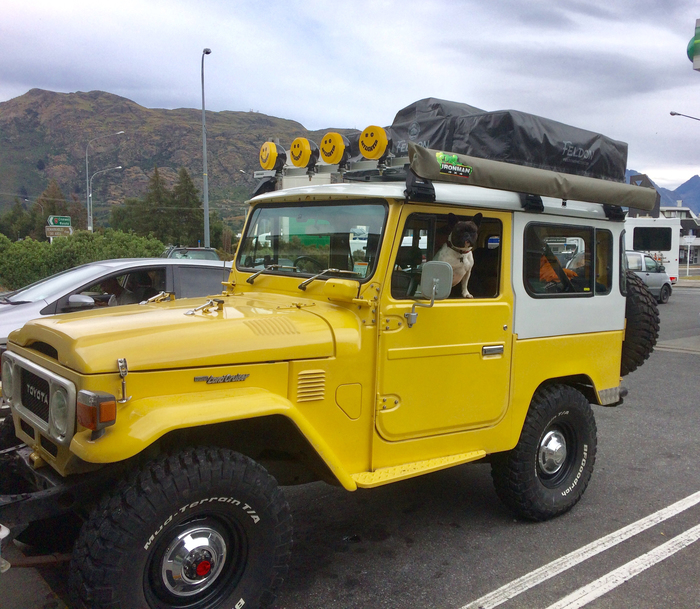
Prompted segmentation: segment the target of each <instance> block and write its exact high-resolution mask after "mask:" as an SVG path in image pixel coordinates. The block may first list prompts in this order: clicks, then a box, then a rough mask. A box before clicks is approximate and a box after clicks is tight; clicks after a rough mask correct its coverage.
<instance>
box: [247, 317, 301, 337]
mask: <svg viewBox="0 0 700 609" xmlns="http://www.w3.org/2000/svg"><path fill="white" fill-rule="evenodd" d="M243 323H244V324H245V325H246V326H247V327H248V328H250V329H251V331H252V332H253V334H256V335H257V336H274V335H278V334H299V330H297V328H296V326H295V325H294V324H293V323H292V322H291V321H290V320H288V319H287V318H286V317H282V316H280V317H278V318H276V319H251V320H249V321H244V322H243Z"/></svg>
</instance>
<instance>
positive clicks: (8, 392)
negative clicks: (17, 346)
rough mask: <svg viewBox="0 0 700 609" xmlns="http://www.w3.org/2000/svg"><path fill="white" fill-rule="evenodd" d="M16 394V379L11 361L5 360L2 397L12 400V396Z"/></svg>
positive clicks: (3, 364) (3, 363)
mask: <svg viewBox="0 0 700 609" xmlns="http://www.w3.org/2000/svg"><path fill="white" fill-rule="evenodd" d="M13 392H14V377H13V371H12V364H11V363H10V361H9V360H7V359H6V360H4V361H3V362H2V395H3V397H6V398H7V399H10V400H11V399H12V394H13Z"/></svg>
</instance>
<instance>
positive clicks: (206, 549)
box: [161, 525, 226, 596]
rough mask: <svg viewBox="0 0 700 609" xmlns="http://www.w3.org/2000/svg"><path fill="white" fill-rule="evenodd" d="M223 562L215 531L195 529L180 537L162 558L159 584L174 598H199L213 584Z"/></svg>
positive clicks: (221, 541)
mask: <svg viewBox="0 0 700 609" xmlns="http://www.w3.org/2000/svg"><path fill="white" fill-rule="evenodd" d="M225 562H226V542H225V541H224V538H223V536H222V535H221V533H219V532H218V531H217V530H216V529H213V528H211V527H207V526H195V525H193V526H192V527H190V528H188V529H187V530H186V531H184V532H183V533H180V535H178V536H177V537H176V538H175V539H174V540H173V541H172V543H171V544H170V545H169V546H168V548H167V549H166V551H165V554H164V555H163V562H162V567H161V575H162V578H163V584H164V585H165V587H166V588H167V590H168V591H169V592H171V593H172V594H174V595H176V596H192V595H194V594H199V593H200V592H202V590H205V589H206V588H208V587H209V586H210V585H211V584H213V583H214V581H216V578H217V577H218V576H219V574H220V573H221V570H222V569H223V567H224V563H225Z"/></svg>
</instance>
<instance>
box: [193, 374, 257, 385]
mask: <svg viewBox="0 0 700 609" xmlns="http://www.w3.org/2000/svg"><path fill="white" fill-rule="evenodd" d="M249 376H250V374H224V375H223V376H195V377H194V382H195V383H206V384H207V385H214V384H216V383H240V382H241V381H245V380H246V379H247V378H248V377H249Z"/></svg>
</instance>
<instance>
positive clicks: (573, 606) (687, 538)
mask: <svg viewBox="0 0 700 609" xmlns="http://www.w3.org/2000/svg"><path fill="white" fill-rule="evenodd" d="M698 539H700V524H699V525H697V526H695V527H693V528H692V529H688V530H687V531H686V532H685V533H681V534H680V535H677V536H676V537H674V538H673V539H671V540H669V541H667V542H666V543H665V544H663V545H660V546H659V547H658V548H654V549H653V550H651V551H650V552H647V553H646V554H642V555H641V556H640V557H639V558H635V559H634V560H632V561H630V562H628V563H627V564H626V565H622V566H621V567H620V568H618V569H615V570H614V571H611V572H610V573H608V574H607V575H604V576H603V577H601V578H599V579H597V580H595V581H594V582H591V583H590V584H588V585H587V586H583V587H581V588H579V589H578V590H576V591H575V592H572V593H571V594H569V595H568V596H566V597H564V598H563V599H561V600H560V601H557V602H556V603H554V604H553V605H550V606H549V607H548V608H547V609H578V608H579V607H583V606H585V605H587V604H588V603H590V602H591V601H593V600H595V599H597V598H598V597H600V596H603V594H606V593H608V592H610V590H613V589H614V588H617V587H618V586H619V585H621V584H624V583H625V582H626V581H627V580H628V579H632V578H633V577H634V576H635V575H639V574H640V573H641V572H642V571H644V570H646V569H648V568H649V567H651V566H653V565H655V564H656V563H658V562H661V561H662V560H666V559H667V558H668V557H669V556H672V555H673V554H675V553H676V552H678V551H679V550H682V549H683V548H685V547H686V546H689V545H690V544H691V543H693V542H695V541H697V540H698Z"/></svg>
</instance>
